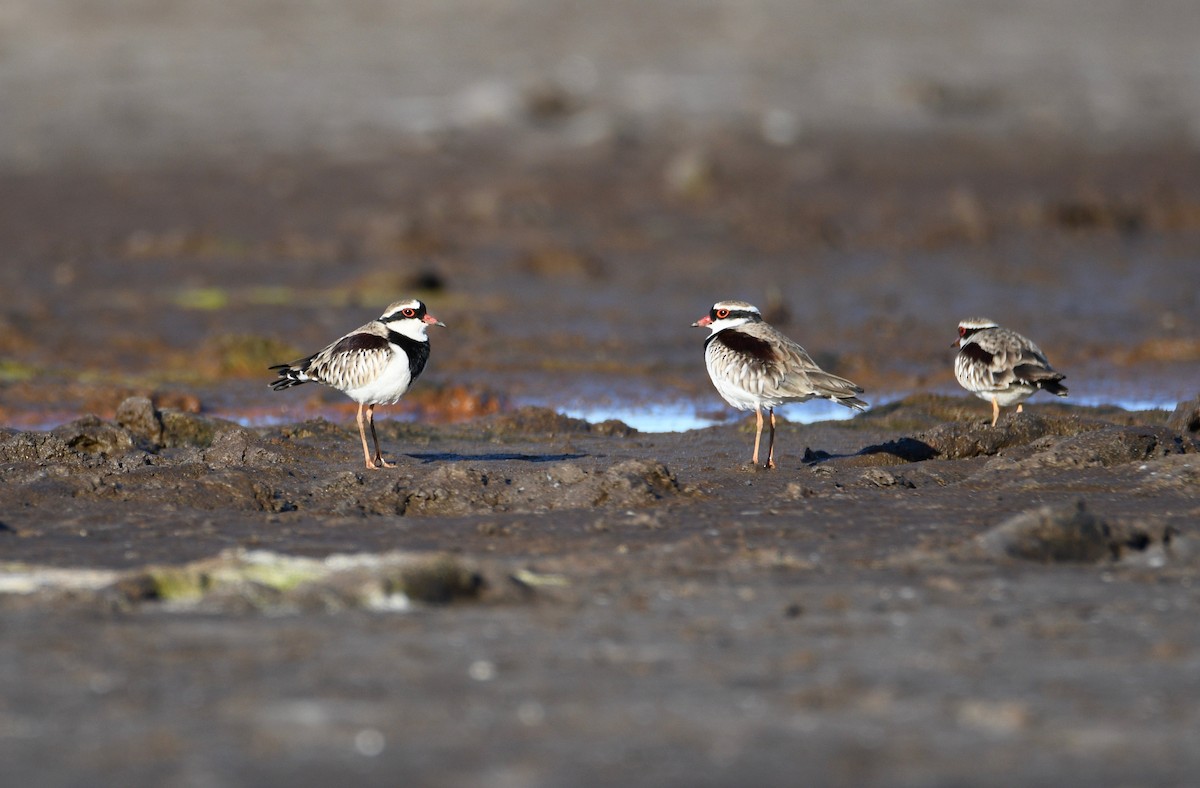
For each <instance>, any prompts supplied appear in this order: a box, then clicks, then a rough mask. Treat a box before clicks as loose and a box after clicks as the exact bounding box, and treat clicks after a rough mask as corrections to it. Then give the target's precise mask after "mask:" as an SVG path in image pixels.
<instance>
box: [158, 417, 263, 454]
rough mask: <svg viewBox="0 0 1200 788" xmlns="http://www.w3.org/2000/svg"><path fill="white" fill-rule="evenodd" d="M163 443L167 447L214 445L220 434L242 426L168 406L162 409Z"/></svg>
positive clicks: (239, 428) (204, 446) (205, 446)
mask: <svg viewBox="0 0 1200 788" xmlns="http://www.w3.org/2000/svg"><path fill="white" fill-rule="evenodd" d="M162 425H163V429H162V444H163V446H164V447H166V448H178V447H182V446H198V447H201V448H207V447H209V446H212V445H213V440H214V439H215V438H216V437H217V435H218V434H220V433H222V432H228V431H230V430H241V429H243V428H242V427H240V426H238V425H237V424H234V423H233V422H231V421H225V420H224V419H212V418H208V417H206V416H201V415H198V414H196V413H186V412H184V411H181V410H174V409H172V408H168V409H165V410H163V411H162Z"/></svg>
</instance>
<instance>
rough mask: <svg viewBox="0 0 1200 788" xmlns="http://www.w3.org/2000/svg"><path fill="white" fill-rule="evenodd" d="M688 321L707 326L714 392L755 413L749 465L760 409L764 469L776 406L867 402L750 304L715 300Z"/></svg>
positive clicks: (770, 460) (770, 458) (771, 455)
mask: <svg viewBox="0 0 1200 788" xmlns="http://www.w3.org/2000/svg"><path fill="white" fill-rule="evenodd" d="M692 325H693V326H702V327H706V328H708V329H710V330H711V331H712V333H711V334H709V335H708V338H707V339H705V340H704V363H705V365H706V366H707V367H708V376H709V377H710V378H712V382H713V385H714V386H716V387H717V393H719V394H720V395H721V396H722V397H723V398H724V399H725V401H726V402H728V403H729V404H730V405H732V406H733V407H735V408H737V409H738V410H753V411H754V413H755V415H756V416H757V420H758V430H757V432H755V434H754V455H753V458H752V462H753V463H754V464H755V465H758V446H759V442H760V440H761V439H762V430H763V414H762V409H763V408H766V409H767V412H768V413H769V414H770V417H771V435H770V439H769V443H768V448H767V465H766V467H768V468H774V467H775V408H776V406H778V405H781V404H782V403H784V402H805V401H807V400H810V399H814V398H823V399H828V400H832V401H833V402H837V403H838V404H841V405H845V406H846V407H848V408H853V409H855V410H866V409H867V403H865V402H863V401H862V400H860V399H858V398H857V397H856V396H854V395H855V394H861V393H863V390H862V388H861V387H859V386H857V385H855V384H854V383H851V382H850V381H848V380H846V379H845V378H839V377H838V376H837V375H831V374H829V373H828V372H825V371H824V370H822V369H821V368H820V367H818V366H817V364H816V362H815V361H813V360H812V358H811V357H810V356H809V355H808V353H807V352H805V350H804V348H802V347H800V346H799V345H797V344H796V343H795V342H793V341H792V340H790V339H788V338H787V337H785V336H784V335H783V334H781V333H780V332H779V330H778V329H776V328H775V327H773V326H772V325H771V324H769V323H766V322H764V321H763V319H762V315H761V314H760V313H759V311H758V307H756V306H754V305H753V304H748V303H746V302H745V301H718V302H717V303H716V304H714V305H713V308H712V309H711V310H709V312H708V314H707V315H705V316H704V317H702V318H700V319H699V320H697V321H696V322H695V323H692Z"/></svg>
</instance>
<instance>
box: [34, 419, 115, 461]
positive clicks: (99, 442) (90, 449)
mask: <svg viewBox="0 0 1200 788" xmlns="http://www.w3.org/2000/svg"><path fill="white" fill-rule="evenodd" d="M51 432H52V433H53V434H54V435H57V436H58V437H59V438H60V439H62V441H63V442H64V443H65V444H66V445H67V448H68V449H71V450H73V451H76V452H80V453H83V454H99V455H101V456H104V457H115V456H118V455H121V454H124V453H125V452H127V451H130V450H131V449H133V436H132V435H130V433H129V432H127V431H126V430H124V429H122V428H120V427H118V426H116V425H114V424H111V423H109V422H106V421H103V420H101V419H100V417H99V416H84V417H83V418H82V419H76V420H75V421H72V422H70V423H69V424H64V425H62V426H61V427H57V428H55V429H54V430H52V431H51Z"/></svg>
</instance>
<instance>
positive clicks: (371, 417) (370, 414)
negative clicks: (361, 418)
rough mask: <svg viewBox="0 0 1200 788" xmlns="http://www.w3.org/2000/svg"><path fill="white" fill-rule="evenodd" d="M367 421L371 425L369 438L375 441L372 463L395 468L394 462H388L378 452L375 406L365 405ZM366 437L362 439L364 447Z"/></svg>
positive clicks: (381, 466)
mask: <svg viewBox="0 0 1200 788" xmlns="http://www.w3.org/2000/svg"><path fill="white" fill-rule="evenodd" d="M367 423H368V424H370V425H371V440H372V441H374V442H375V460H374V464H375V465H376V466H378V467H380V468H395V467H396V465H395V463H391V462H388V461H387V460H385V459H383V455H382V454H380V453H379V436H378V435H376V434H375V406H374V405H368V406H367ZM366 443H367V441H366V438H364V439H363V447H364V448H366Z"/></svg>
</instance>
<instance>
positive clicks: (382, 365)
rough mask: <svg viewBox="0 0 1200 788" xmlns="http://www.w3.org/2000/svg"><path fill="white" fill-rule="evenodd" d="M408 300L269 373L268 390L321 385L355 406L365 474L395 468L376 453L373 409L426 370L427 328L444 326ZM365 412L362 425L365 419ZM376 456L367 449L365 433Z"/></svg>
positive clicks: (400, 392) (399, 394) (393, 397)
mask: <svg viewBox="0 0 1200 788" xmlns="http://www.w3.org/2000/svg"><path fill="white" fill-rule="evenodd" d="M445 325H446V324H445V323H443V322H442V321H440V320H438V319H437V318H436V317H434V316H433V315H431V314H429V312H428V311H427V310H426V308H425V304H424V303H422V302H421V301H419V300H417V299H415V298H413V299H406V300H401V301H396V302H394V303H392V304H391V305H389V306H388V308H387V309H385V310H383V314H382V315H380V317H379V319H378V320H372V321H371V322H369V323H367V324H366V325H364V326H360V327H359V328H356V329H354V330H353V331H351V332H350V333H349V334H346V335H345V336H343V337H342V338H340V339H338V340H337V341H336V342H333V343H331V344H329V345H327V346H326V347H325V348H323V349H322V350H319V351H317V352H316V353H313V354H312V355H311V356H308V357H307V358H302V359H300V360H299V361H293V362H291V363H290V364H276V365H275V366H273V367H270V369H271V370H273V371H276V372H277V373H278V375H279V376H278V377H277V378H276V379H275V380H273V381H271V383H270V385H271V388H272V389H274V390H275V391H283V390H284V389H288V388H291V387H292V386H299V385H301V384H302V383H324V384H325V385H327V386H332V387H333V388H335V389H337V390H338V391H341V392H343V393H344V394H346V396H348V397H350V399H352V400H354V401H355V402H357V403H358V417H357V421H358V436H359V437H360V438H361V439H362V448H363V457H364V459H365V460H366V464H367V468H368V469H370V470H375V469H377V468H394V467H396V466H395V464H394V463H390V462H387V461H386V460H384V459H383V455H382V454H381V453H380V451H379V436H378V435H377V434H376V433H375V406H376V405H390V404H392V403H394V402H396V401H397V400H399V399H400V397H402V396H404V393H405V392H406V391H408V388H409V386H411V385H412V384H413V381H415V380H416V379H417V376H419V375H420V374H421V371H422V370H424V369H425V363H426V362H427V361H428V360H429V337H428V336H427V335H426V331H427V330H428V328H429V326H443V327H444V326H445ZM364 409H365V419H364ZM368 426H369V427H370V428H371V440H372V441H373V442H374V444H375V453H374V455H372V454H371V452H370V450H369V449H368V448H367V432H366V428H367V427H368Z"/></svg>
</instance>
